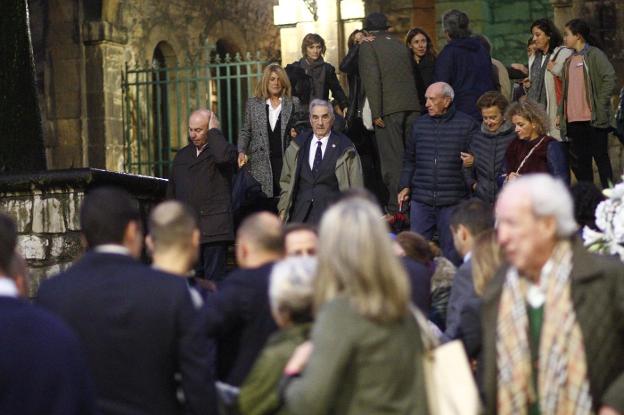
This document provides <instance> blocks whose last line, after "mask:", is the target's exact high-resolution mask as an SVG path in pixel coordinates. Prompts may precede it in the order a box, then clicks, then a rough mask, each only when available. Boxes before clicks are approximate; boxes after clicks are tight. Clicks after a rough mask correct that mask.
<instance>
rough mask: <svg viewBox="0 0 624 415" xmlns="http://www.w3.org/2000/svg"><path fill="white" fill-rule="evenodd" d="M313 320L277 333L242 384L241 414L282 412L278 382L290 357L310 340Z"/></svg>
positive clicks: (239, 400)
mask: <svg viewBox="0 0 624 415" xmlns="http://www.w3.org/2000/svg"><path fill="white" fill-rule="evenodd" d="M311 326H312V323H304V324H298V325H296V326H292V327H289V328H286V329H283V330H280V331H278V332H277V333H274V334H273V335H272V336H271V337H269V340H267V343H266V345H265V346H264V349H263V350H262V353H261V354H260V356H259V357H258V359H257V360H256V363H255V364H254V366H253V368H252V369H251V372H249V375H247V378H246V379H245V382H243V385H242V386H241V390H240V395H239V397H238V406H239V410H240V413H241V414H242V415H263V414H271V415H279V414H285V413H286V412H285V411H284V410H283V409H280V400H279V396H278V385H279V382H280V380H281V378H282V373H283V371H284V367H286V363H288V359H290V357H291V356H292V354H293V353H294V351H295V349H296V348H297V346H299V345H300V344H302V343H303V342H305V341H306V340H308V338H309V335H310V328H311Z"/></svg>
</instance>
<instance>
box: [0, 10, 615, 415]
mask: <svg viewBox="0 0 624 415" xmlns="http://www.w3.org/2000/svg"><path fill="white" fill-rule="evenodd" d="M442 26H443V30H444V33H445V35H446V37H447V41H448V42H447V45H446V46H445V47H444V48H443V49H442V50H441V51H440V53H437V51H436V50H435V48H434V47H433V43H432V41H431V37H430V36H429V34H427V33H426V32H425V31H424V30H422V29H419V28H414V29H412V30H410V31H409V32H408V33H407V36H406V37H405V40H404V41H400V40H397V39H396V38H395V37H394V36H393V35H392V34H391V33H390V32H389V31H388V29H389V24H388V21H387V19H386V17H385V16H384V15H383V14H381V13H372V14H371V15H369V16H368V17H367V18H366V19H365V22H364V27H363V29H362V30H356V31H355V32H353V33H352V34H351V36H350V37H349V42H348V44H349V51H348V54H347V55H346V56H345V58H344V59H343V60H342V62H341V63H340V67H339V69H340V70H341V71H342V72H344V73H345V74H347V77H348V86H349V89H348V95H347V94H345V92H344V90H343V89H342V87H341V85H340V83H339V82H338V78H337V75H336V69H335V68H334V67H333V66H332V65H330V64H329V63H327V62H325V61H324V60H323V55H324V53H325V51H326V47H325V42H324V40H323V38H322V37H320V36H319V35H317V34H313V33H311V34H308V35H306V36H305V37H304V39H303V42H302V47H301V52H302V57H301V59H300V60H298V61H297V62H294V63H292V64H289V65H287V66H286V67H285V68H282V66H280V65H279V64H275V63H273V64H270V65H268V66H267V67H266V68H265V69H264V72H263V75H262V79H261V80H260V82H259V83H258V85H257V90H256V94H255V96H254V97H251V98H249V100H248V102H247V105H246V113H245V120H244V123H243V125H242V126H241V128H240V131H239V136H238V142H237V144H236V145H234V144H231V143H228V142H227V140H226V139H225V137H224V135H223V134H222V132H221V130H220V125H219V120H218V119H217V117H216V115H215V114H214V113H213V112H211V111H210V110H207V109H203V108H200V109H197V110H196V111H194V112H193V113H192V114H191V116H190V118H189V143H188V145H187V146H185V147H184V148H182V149H180V150H179V151H178V152H177V154H176V156H175V159H174V161H173V165H172V169H171V177H170V178H169V184H168V188H167V199H168V200H166V201H164V202H162V203H160V204H159V205H157V206H155V207H154V208H153V209H151V212H150V214H149V218H148V219H147V220H146V221H144V220H142V216H141V211H140V210H139V208H138V204H137V201H136V200H135V199H134V198H133V197H132V196H131V195H130V194H128V193H127V192H126V191H124V190H122V189H119V188H111V187H97V188H95V189H92V190H90V191H89V192H88V193H87V195H86V196H85V198H84V200H83V203H82V207H81V210H80V225H81V232H82V234H83V240H84V243H85V250H86V252H85V253H84V255H83V256H82V257H81V258H79V259H78V260H77V261H76V262H75V263H74V264H73V265H72V266H71V267H70V268H69V269H67V270H65V271H64V272H62V273H60V274H59V275H56V276H54V277H52V278H49V279H48V280H45V281H43V282H42V284H41V285H40V287H39V289H38V292H37V295H36V298H35V299H34V302H35V303H36V304H35V305H32V304H29V303H28V301H27V300H26V299H25V297H27V293H28V278H27V275H28V270H27V267H26V266H25V264H24V261H23V260H22V259H21V257H20V254H19V249H17V245H18V243H17V227H16V224H15V222H14V221H13V220H12V219H11V218H10V217H8V216H6V215H4V214H0V351H2V353H0V374H1V375H0V378H1V379H2V381H1V383H2V386H1V387H0V413H2V414H20V415H30V414H32V415H35V414H37V415H40V414H50V415H57V414H58V415H73V414H76V415H77V414H87V415H88V414H106V415H108V414H110V415H130V414H163V415H164V414H183V413H185V414H218V413H219V414H253V415H268V414H302V415H303V414H319V415H320V414H358V415H359V414H397V415H398V414H401V415H405V414H437V413H439V412H438V410H439V408H440V407H442V406H443V405H440V403H441V402H439V401H436V400H435V399H437V398H434V397H435V396H440V395H435V394H434V393H432V391H433V390H434V389H436V388H440V387H442V388H448V389H449V390H451V389H455V390H456V389H460V390H462V389H463V390H464V391H469V390H471V388H474V386H475V385H476V388H474V389H475V391H478V393H477V392H475V394H477V395H478V397H477V400H478V401H480V402H481V404H482V412H483V413H487V414H505V415H506V414H509V415H512V414H525V413H530V414H557V415H567V414H579V415H582V414H599V415H613V414H624V323H623V322H624V264H622V263H621V262H619V261H618V260H617V259H613V258H609V257H605V256H598V255H595V254H590V253H589V252H587V250H586V249H585V248H584V247H583V244H582V241H581V240H580V237H579V229H580V226H589V227H595V216H594V212H595V210H596V206H597V204H598V203H599V202H600V200H601V198H602V193H601V192H600V190H599V189H598V188H597V187H596V186H595V185H594V184H593V173H592V172H593V170H592V159H593V160H595V161H596V164H597V165H598V171H599V176H600V181H601V183H602V186H603V187H606V186H607V185H608V184H609V182H610V181H612V180H613V173H612V171H611V165H610V162H609V158H608V153H607V134H608V128H609V122H610V119H611V118H612V117H611V108H610V102H609V101H610V98H611V95H612V94H613V93H614V89H615V85H616V77H615V72H614V70H613V66H612V65H611V64H610V63H609V61H608V60H607V59H606V56H605V54H604V53H603V52H602V51H600V49H598V48H597V47H596V46H595V44H594V40H593V38H592V36H591V33H590V31H589V27H588V25H587V24H586V23H585V22H584V21H582V20H580V19H573V20H571V21H570V22H568V23H567V24H566V25H565V27H564V28H563V29H564V36H563V37H562V36H561V34H560V32H559V30H558V28H557V27H556V26H555V25H554V24H553V23H552V22H551V21H549V20H547V19H539V20H537V21H535V22H534V23H533V25H532V26H531V28H530V32H531V39H530V41H529V55H530V56H529V59H528V63H527V65H523V64H514V65H511V66H509V67H505V65H503V64H502V63H501V62H500V61H498V60H496V59H494V58H493V57H492V56H491V45H490V44H489V40H488V39H487V38H486V37H485V36H483V35H478V34H477V35H475V34H473V33H472V32H471V31H470V27H469V19H468V16H467V15H466V14H465V13H463V12H461V11H459V10H451V11H448V12H447V13H445V14H444V15H443V17H442ZM513 79H517V82H512V80H513ZM330 93H331V95H332V97H333V101H329V97H330V95H329V94H330ZM571 173H572V174H573V175H574V177H575V178H576V182H577V183H576V184H575V185H574V186H571V183H572V182H573V180H572V179H571V176H572V174H571ZM366 188H368V190H366ZM232 242H234V246H233V248H234V249H233V254H234V257H235V263H236V267H235V268H234V269H230V272H229V273H228V263H227V262H228V261H227V258H228V249H229V247H231V245H232ZM145 252H147V253H148V255H149V257H150V258H151V260H150V261H149V262H150V263H149V264H144V263H142V262H141V261H140V258H141V257H142V255H143V254H144V253H145ZM453 342H461V344H462V345H463V347H462V348H460V349H454V350H460V351H461V352H460V354H459V355H458V356H456V358H457V359H459V361H460V362H464V363H466V367H469V368H470V369H469V370H470V371H471V372H472V373H471V375H472V376H469V379H468V380H467V381H466V380H462V381H459V380H458V379H463V378H462V377H460V376H458V377H457V378H454V377H453V376H451V377H449V378H447V379H444V380H443V384H441V383H439V379H437V380H436V379H435V377H434V376H432V366H431V362H430V356H431V355H432V353H433V352H434V351H435V350H436V349H438V348H441V347H444V345H450V344H453ZM454 344H457V343H454ZM439 345H441V346H439ZM454 361H457V360H454ZM455 369H456V370H457V371H459V370H460V368H459V366H458V367H456V368H455ZM452 370H453V368H451V371H452ZM458 373H459V372H458ZM462 382H463V383H462ZM449 396H450V394H449ZM465 411H468V409H466V408H465ZM455 413H470V414H472V413H475V412H463V410H462V409H460V410H458V412H455Z"/></svg>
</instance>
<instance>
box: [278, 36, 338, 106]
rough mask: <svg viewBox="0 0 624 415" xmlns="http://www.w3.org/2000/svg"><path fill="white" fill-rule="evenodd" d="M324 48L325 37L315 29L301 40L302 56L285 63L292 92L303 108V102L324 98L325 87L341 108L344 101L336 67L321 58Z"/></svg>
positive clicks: (326, 93) (306, 104)
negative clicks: (294, 60)
mask: <svg viewBox="0 0 624 415" xmlns="http://www.w3.org/2000/svg"><path fill="white" fill-rule="evenodd" d="M326 50H327V48H326V47H325V40H324V39H323V38H322V37H321V36H319V35H317V34H316V33H308V34H307V35H305V37H304V38H303V42H302V43H301V55H302V58H301V59H299V60H298V61H296V62H293V63H291V64H289V65H286V73H287V74H288V78H290V82H291V84H292V90H293V95H294V96H296V97H297V98H299V100H300V101H301V105H303V106H304V109H305V110H306V111H307V106H308V104H309V103H310V101H312V100H313V99H315V98H319V99H323V100H325V101H327V100H328V99H329V91H331V93H332V96H333V98H334V100H335V101H337V103H338V105H339V106H340V108H341V109H343V110H344V109H345V108H346V107H347V105H348V101H347V96H346V95H345V93H344V91H343V90H342V87H341V86H340V82H338V77H337V76H336V69H335V68H334V67H333V66H332V65H330V64H329V63H327V62H325V61H324V60H323V55H324V54H325V51H326Z"/></svg>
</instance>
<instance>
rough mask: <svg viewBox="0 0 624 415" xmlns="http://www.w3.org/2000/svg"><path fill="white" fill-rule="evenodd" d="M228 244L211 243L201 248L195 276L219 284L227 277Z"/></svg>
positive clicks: (202, 245)
mask: <svg viewBox="0 0 624 415" xmlns="http://www.w3.org/2000/svg"><path fill="white" fill-rule="evenodd" d="M227 247H228V243H227V242H209V243H204V244H201V245H200V246H199V261H198V262H197V267H196V268H195V276H196V277H198V278H205V279H207V280H211V281H214V282H219V281H221V280H223V278H224V277H225V259H226V255H227Z"/></svg>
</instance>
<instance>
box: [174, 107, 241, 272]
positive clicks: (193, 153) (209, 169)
mask: <svg viewBox="0 0 624 415" xmlns="http://www.w3.org/2000/svg"><path fill="white" fill-rule="evenodd" d="M189 140H190V143H189V144H188V145H187V146H185V147H183V148H182V149H180V151H178V153H177V154H176V156H175V158H174V159H173V168H172V171H171V175H170V177H169V185H168V187H167V197H168V198H170V199H177V200H179V201H181V202H184V203H186V204H187V205H189V206H190V207H191V208H193V209H194V211H195V213H196V214H197V216H198V221H199V230H200V232H201V235H200V242H201V245H200V258H199V265H198V268H197V270H196V271H197V276H199V277H204V278H207V279H209V280H213V281H219V280H221V279H222V278H223V276H224V275H225V256H226V253H227V246H228V244H229V243H231V242H232V241H233V240H234V223H233V219H232V174H233V169H234V166H235V163H236V157H237V152H236V146H234V145H232V144H230V143H228V142H227V141H226V139H225V137H224V136H223V133H222V132H221V130H219V120H218V119H217V116H216V115H215V114H214V113H213V112H211V111H209V110H207V109H199V110H197V111H194V112H193V113H192V114H191V116H190V118H189Z"/></svg>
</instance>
